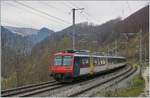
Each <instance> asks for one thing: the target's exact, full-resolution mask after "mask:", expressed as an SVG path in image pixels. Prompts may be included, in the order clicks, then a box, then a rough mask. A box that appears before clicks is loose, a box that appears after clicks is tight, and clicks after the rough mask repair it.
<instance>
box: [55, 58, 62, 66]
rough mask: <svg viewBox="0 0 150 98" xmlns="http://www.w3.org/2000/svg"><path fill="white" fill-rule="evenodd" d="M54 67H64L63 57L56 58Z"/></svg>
mask: <svg viewBox="0 0 150 98" xmlns="http://www.w3.org/2000/svg"><path fill="white" fill-rule="evenodd" d="M54 65H62V56H56V57H55V60H54Z"/></svg>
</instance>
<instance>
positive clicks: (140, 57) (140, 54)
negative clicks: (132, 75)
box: [139, 29, 143, 76]
mask: <svg viewBox="0 0 150 98" xmlns="http://www.w3.org/2000/svg"><path fill="white" fill-rule="evenodd" d="M139 33H140V34H139V37H140V38H139V39H140V42H139V59H140V76H142V67H143V66H142V29H141V30H140V32H139Z"/></svg>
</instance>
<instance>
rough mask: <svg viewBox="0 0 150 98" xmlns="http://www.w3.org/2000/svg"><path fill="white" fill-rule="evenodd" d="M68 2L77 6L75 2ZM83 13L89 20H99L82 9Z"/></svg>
mask: <svg viewBox="0 0 150 98" xmlns="http://www.w3.org/2000/svg"><path fill="white" fill-rule="evenodd" d="M68 3H69V4H70V5H71V6H73V7H76V8H79V7H78V6H77V5H75V4H74V3H72V2H68ZM83 13H84V14H86V16H88V17H89V18H90V19H91V20H94V21H96V22H99V20H98V19H96V18H95V17H94V16H92V15H91V14H89V13H88V12H86V11H83ZM84 16H85V15H84Z"/></svg>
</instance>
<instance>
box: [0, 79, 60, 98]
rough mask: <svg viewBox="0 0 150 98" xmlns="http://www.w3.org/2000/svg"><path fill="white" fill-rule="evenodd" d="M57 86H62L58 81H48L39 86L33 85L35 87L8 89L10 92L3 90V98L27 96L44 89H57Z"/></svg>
mask: <svg viewBox="0 0 150 98" xmlns="http://www.w3.org/2000/svg"><path fill="white" fill-rule="evenodd" d="M56 85H57V86H58V85H60V83H58V82H57V81H55V80H53V81H48V82H43V83H39V84H33V85H26V86H22V87H18V88H13V89H8V90H2V91H1V95H2V97H9V96H20V95H26V94H29V93H30V92H31V91H33V90H37V89H42V88H46V87H49V86H51V87H56Z"/></svg>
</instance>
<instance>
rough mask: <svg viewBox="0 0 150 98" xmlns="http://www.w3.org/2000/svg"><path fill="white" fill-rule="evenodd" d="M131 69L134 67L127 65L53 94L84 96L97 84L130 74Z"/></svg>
mask: <svg viewBox="0 0 150 98" xmlns="http://www.w3.org/2000/svg"><path fill="white" fill-rule="evenodd" d="M133 70H134V69H133V68H132V67H131V66H129V67H128V68H127V69H126V70H120V71H118V72H115V73H111V74H109V75H104V76H103V77H98V78H96V79H94V80H91V81H89V82H87V81H86V82H84V83H81V84H78V85H75V86H74V87H72V89H71V88H70V89H69V90H68V91H64V92H62V93H59V94H56V95H53V96H57V97H60V96H61V97H66V96H68V97H75V96H80V97H81V96H85V95H86V94H89V93H87V92H91V90H92V89H94V88H96V87H98V86H102V85H103V84H105V83H109V82H110V81H112V80H115V79H117V78H119V77H124V76H126V75H127V74H126V73H130V74H131V72H133ZM135 70H136V69H135ZM135 70H134V71H135Z"/></svg>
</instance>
